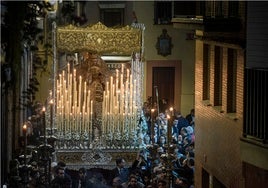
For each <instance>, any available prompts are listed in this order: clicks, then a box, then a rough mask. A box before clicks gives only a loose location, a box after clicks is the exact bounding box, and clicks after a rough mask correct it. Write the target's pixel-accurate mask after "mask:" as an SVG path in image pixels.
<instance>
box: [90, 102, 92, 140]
mask: <svg viewBox="0 0 268 188" xmlns="http://www.w3.org/2000/svg"><path fill="white" fill-rule="evenodd" d="M90 103H91V104H90V130H91V135H92V136H93V124H92V123H93V122H92V121H93V117H92V116H93V100H91V101H90Z"/></svg>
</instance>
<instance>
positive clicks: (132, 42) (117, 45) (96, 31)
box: [56, 22, 142, 55]
mask: <svg viewBox="0 0 268 188" xmlns="http://www.w3.org/2000/svg"><path fill="white" fill-rule="evenodd" d="M56 40H57V49H58V50H59V51H65V52H66V51H69V52H79V51H89V52H93V53H97V54H101V55H106V54H107V55H131V54H132V53H133V52H141V47H142V33H141V30H140V29H136V28H133V27H130V26H125V27H122V28H108V27H106V26H105V25H103V24H102V23H100V22H98V23H97V24H95V25H92V26H87V27H76V26H74V25H68V26H64V27H58V28H57V31H56Z"/></svg>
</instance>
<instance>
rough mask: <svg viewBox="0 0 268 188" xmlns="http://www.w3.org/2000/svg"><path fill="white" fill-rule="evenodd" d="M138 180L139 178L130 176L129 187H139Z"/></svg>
mask: <svg viewBox="0 0 268 188" xmlns="http://www.w3.org/2000/svg"><path fill="white" fill-rule="evenodd" d="M137 183H138V179H137V176H135V175H130V176H129V186H130V187H137Z"/></svg>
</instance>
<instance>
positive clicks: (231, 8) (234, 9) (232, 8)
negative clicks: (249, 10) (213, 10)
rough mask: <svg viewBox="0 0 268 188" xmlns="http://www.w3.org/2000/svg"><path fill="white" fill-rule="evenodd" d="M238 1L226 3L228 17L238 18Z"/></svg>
mask: <svg viewBox="0 0 268 188" xmlns="http://www.w3.org/2000/svg"><path fill="white" fill-rule="evenodd" d="M238 12H239V1H228V16H229V17H238Z"/></svg>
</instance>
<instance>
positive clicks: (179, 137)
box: [178, 134, 183, 142]
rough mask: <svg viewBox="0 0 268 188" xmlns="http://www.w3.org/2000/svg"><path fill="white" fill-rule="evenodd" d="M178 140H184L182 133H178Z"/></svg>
mask: <svg viewBox="0 0 268 188" xmlns="http://www.w3.org/2000/svg"><path fill="white" fill-rule="evenodd" d="M178 141H179V142H182V141H183V139H182V135H181V134H179V135H178Z"/></svg>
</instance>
